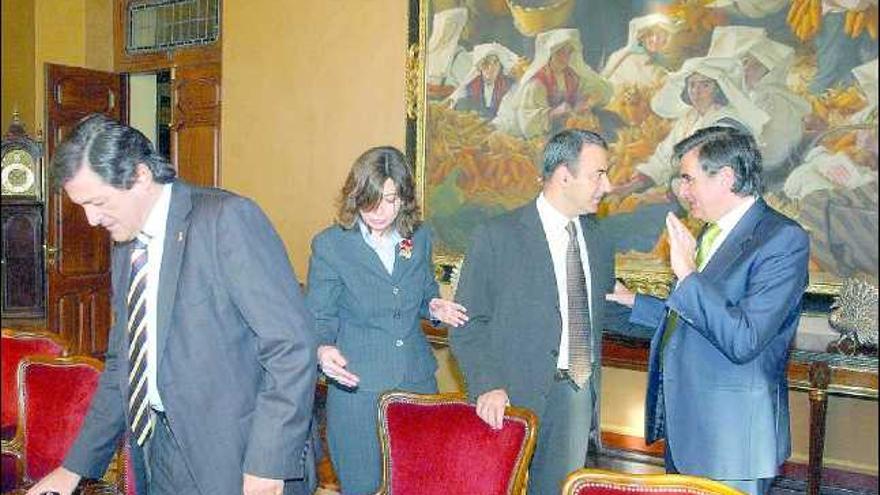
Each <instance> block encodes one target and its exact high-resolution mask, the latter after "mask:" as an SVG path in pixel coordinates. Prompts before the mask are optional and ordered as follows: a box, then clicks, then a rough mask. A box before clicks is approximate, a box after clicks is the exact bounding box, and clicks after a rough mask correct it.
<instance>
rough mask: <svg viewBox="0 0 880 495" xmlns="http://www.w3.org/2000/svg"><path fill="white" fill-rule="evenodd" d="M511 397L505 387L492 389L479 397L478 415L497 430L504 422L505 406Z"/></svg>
mask: <svg viewBox="0 0 880 495" xmlns="http://www.w3.org/2000/svg"><path fill="white" fill-rule="evenodd" d="M508 402H509V399H508V398H507V392H505V391H504V389H503V388H496V389H495V390H490V391H488V392H486V393H484V394H482V395H480V396H479V397H477V416H479V417H480V419H482V420H483V421H485V422H486V424H487V425H489V426H491V427H492V428H493V429H495V430H500V429H501V426H502V425H503V424H504V408H505V407H507V404H508Z"/></svg>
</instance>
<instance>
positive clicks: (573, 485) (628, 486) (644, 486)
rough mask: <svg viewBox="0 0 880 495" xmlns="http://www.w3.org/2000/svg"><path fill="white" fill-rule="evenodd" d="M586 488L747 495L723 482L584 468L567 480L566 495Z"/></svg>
mask: <svg viewBox="0 0 880 495" xmlns="http://www.w3.org/2000/svg"><path fill="white" fill-rule="evenodd" d="M585 485H590V486H598V487H602V488H617V489H622V490H624V491H626V492H629V493H633V494H634V495H635V494H649V493H651V492H663V493H669V492H672V491H674V492H676V493H679V494H681V495H709V494H713V495H743V493H742V492H741V491H739V490H737V489H735V488H731V487H730V486H727V485H725V484H723V483H721V482H719V481H715V480H710V479H708V478H701V477H698V476H688V475H684V474H628V473H617V472H614V471H605V470H602V469H590V468H583V469H578V470H577V471H573V472H572V473H570V474H569V475H568V477H567V478H566V479H565V484H564V485H563V487H562V495H575V494H576V493H578V490H579V489H581V488H583V487H584V486H585Z"/></svg>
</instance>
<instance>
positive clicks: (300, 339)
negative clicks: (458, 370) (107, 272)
mask: <svg viewBox="0 0 880 495" xmlns="http://www.w3.org/2000/svg"><path fill="white" fill-rule="evenodd" d="M130 252H131V243H125V244H117V245H116V246H114V248H113V265H112V273H113V281H112V283H113V301H112V305H113V311H114V316H115V317H114V321H115V323H114V326H113V328H112V329H111V332H110V342H109V348H108V351H107V358H106V363H105V366H106V367H105V371H104V373H103V375H102V376H101V380H100V383H99V385H98V390H97V392H96V395H95V396H94V398H93V400H92V405H91V408H90V411H89V414H88V416H87V417H86V419H85V422H84V424H83V426H82V429H81V430H80V434H79V437H78V439H77V440H76V442H75V443H74V445H73V446H72V447H71V449H70V450H69V452H68V454H67V458H66V459H65V461H64V465H65V467H67V468H68V469H70V470H72V471H74V472H77V473H79V474H82V475H84V476H87V477H96V476H100V475H101V474H103V472H104V469H105V468H106V466H107V464H108V462H109V460H110V458H111V456H112V455H113V452H114V449H115V447H116V445H117V442H118V440H119V438H120V437H121V436H122V435H123V434H124V433H125V432H126V431H127V425H128V421H127V418H126V416H127V407H126V404H127V401H128V382H127V374H128V366H129V363H128V352H127V347H128V338H127V330H126V321H127V319H128V315H127V309H126V305H125V301H124V299H125V294H126V292H127V286H128V278H129V272H130V265H129V256H130ZM157 318H158V320H157V328H158V330H157V334H158V335H157V338H158V352H157V358H158V367H159V369H158V388H159V392H160V394H161V396H162V401H163V403H164V406H165V412H166V415H167V418H168V421H169V422H170V424H171V427H172V430H173V431H174V434H175V436H176V437H177V440H178V442H179V443H180V446H181V450H182V453H183V455H184V457H185V458H186V462H187V464H188V467H189V468H190V470H191V472H192V473H193V475H194V477H195V481H196V483H197V484H198V486H199V489H200V491H201V492H202V493H205V494H208V493H210V494H240V493H241V486H242V474H243V473H249V474H253V475H257V476H262V477H267V478H274V479H291V478H299V477H302V476H303V458H304V452H303V451H304V444H305V442H306V437H307V434H308V432H309V426H310V421H311V417H312V401H313V398H314V385H315V378H316V376H315V375H316V362H315V346H316V338H315V334H314V328H313V322H312V320H311V318H310V315H309V313H308V310H307V309H306V307H305V304H304V300H303V297H302V295H301V293H300V288H299V285H298V283H297V280H296V276H295V275H294V273H293V270H292V268H291V266H290V261H289V260H288V258H287V254H286V251H285V249H284V245H283V244H282V242H281V239H280V238H279V237H278V235H277V234H276V232H275V230H274V229H273V227H272V226H271V224H270V222H269V220H268V218H266V216H265V215H264V213H263V212H262V211H261V210H260V208H259V207H258V206H257V205H256V204H255V203H253V202H252V201H250V200H248V199H245V198H242V197H239V196H236V195H234V194H232V193H229V192H226V191H222V190H219V189H203V188H197V187H193V186H190V185H187V184H186V183H183V182H181V181H177V182H176V183H175V184H174V186H173V189H172V196H171V207H170V211H169V214H168V222H167V226H166V234H165V246H164V254H163V259H162V268H161V273H160V276H159V290H158V315H157ZM132 450H133V455H134V458H135V460H136V461H138V462H136V469H137V474H138V482H139V483H138V484H139V487H143V486H144V485H143V481H144V477H143V475H144V472H143V469H142V467H143V465H142V464H141V462H140V461H142V452H141V449H139V448H137V447H136V446H135V445H133V444H132Z"/></svg>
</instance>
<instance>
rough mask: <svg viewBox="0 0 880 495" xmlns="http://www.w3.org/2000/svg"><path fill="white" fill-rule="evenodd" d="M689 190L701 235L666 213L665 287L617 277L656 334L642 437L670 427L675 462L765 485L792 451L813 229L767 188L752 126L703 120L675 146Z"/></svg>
mask: <svg viewBox="0 0 880 495" xmlns="http://www.w3.org/2000/svg"><path fill="white" fill-rule="evenodd" d="M675 157H676V159H677V160H678V161H680V163H681V172H680V176H681V192H680V194H681V196H682V197H683V198H684V199H685V201H686V202H687V203H688V205H689V206H690V213H691V215H692V216H694V217H696V218H699V219H701V220H705V221H706V222H707V226H706V228H705V230H704V231H703V234H702V235H701V236H700V240H699V242H697V241H696V240H695V239H694V237H693V236H692V235H691V233H690V232H689V231H688V230H687V228H686V227H685V226H684V224H682V223H681V221H679V220H678V218H676V217H675V216H674V215H672V214H670V215H669V216H668V217H667V221H666V227H667V230H668V232H669V240H670V264H671V266H672V270H673V271H674V272H675V276H676V278H677V279H678V283H677V284H676V286H675V288H674V289H673V291H672V293H671V294H670V295H669V297H668V299H666V300H661V299H657V298H654V297H650V296H644V295H635V296H634V295H633V294H632V293H629V292H628V291H626V290H625V289H624V288H623V287H619V288H618V289H619V290H618V291H616V292H615V294H614V295H611V296H609V299H611V300H615V301H618V302H621V303H623V304H627V305H630V306H633V311H632V321H634V322H637V323H640V324H643V325H647V326H652V327H654V328H656V329H657V331H656V332H655V334H654V338H653V339H652V341H651V353H650V357H649V369H648V373H649V374H648V394H647V403H646V406H645V416H646V418H645V419H646V422H645V437H646V440H647V441H648V442H649V443H651V442H653V441H655V440H657V439H658V438H664V437H665V438H666V462H667V464H666V469H667V471H669V472H673V473H674V472H681V473H684V474H691V475H698V476H705V477H708V478H714V479H717V480H721V481H723V482H725V483H727V484H729V485H731V486H733V487H734V488H737V489H739V490H742V491H744V492H747V493H751V494H762V493H766V492H767V490H768V489H769V487H770V482H771V481H772V480H773V477H774V476H775V475H776V474H777V472H778V469H779V466H780V465H781V464H782V462H783V461H785V459H786V458H788V456H789V454H790V453H791V437H790V432H789V415H788V386H787V381H786V367H787V364H788V356H789V348H790V346H791V343H792V340H794V336H795V332H796V331H797V327H798V321H799V320H800V309H801V308H800V306H801V297H802V295H803V292H804V289H805V288H806V285H807V265H808V262H809V239H808V237H807V233H806V232H805V231H804V229H802V228H801V227H800V226H799V225H798V224H797V223H795V222H794V221H792V220H791V219H789V218H787V217H785V216H783V215H781V214H780V213H779V212H777V211H775V210H773V209H771V208H770V207H769V206H767V204H766V203H765V202H764V201H763V200H762V199H761V196H760V194H761V189H762V187H761V186H762V182H761V155H760V153H759V152H758V148H757V145H756V143H755V140H754V138H752V136H751V135H750V134H747V133H745V132H743V131H740V130H736V129H733V128H729V127H709V128H706V129H702V130H700V131H697V132H696V133H694V134H693V135H692V136H690V137H688V138H686V139H684V140H683V141H681V142H680V143H678V144H677V145H676V146H675Z"/></svg>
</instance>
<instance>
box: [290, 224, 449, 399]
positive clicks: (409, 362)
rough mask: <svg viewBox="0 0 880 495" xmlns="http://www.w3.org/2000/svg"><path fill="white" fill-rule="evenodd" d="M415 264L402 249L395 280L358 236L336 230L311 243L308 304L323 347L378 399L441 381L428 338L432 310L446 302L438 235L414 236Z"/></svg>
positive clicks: (354, 231)
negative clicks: (437, 268)
mask: <svg viewBox="0 0 880 495" xmlns="http://www.w3.org/2000/svg"><path fill="white" fill-rule="evenodd" d="M411 239H412V250H411V251H410V255H409V257H406V256H405V255H402V254H401V253H400V245H399V244H398V246H397V247H396V248H395V258H394V268H393V270H392V272H391V273H390V274H389V273H388V271H387V270H386V269H385V266H384V265H383V264H382V261H381V260H380V259H379V255H378V254H376V252H375V251H374V250H373V248H371V247H370V246H369V245H368V244H367V242H366V241H365V240H364V237H363V235H362V234H361V231H360V229H359V228H353V229H348V230H346V229H343V228H341V227H340V226H338V225H336V226H333V227H330V228H328V229H326V230H324V231H323V232H321V233H319V234H318V235H317V236H315V238H314V239H313V240H312V256H311V260H310V261H309V283H308V292H307V296H306V299H307V301H308V306H309V309H310V310H311V311H312V313H313V314H314V316H315V321H316V322H317V327H318V333H319V337H320V344H322V345H335V346H336V347H337V348H338V349H339V351H340V352H341V353H342V355H343V356H345V358H346V359H347V360H348V365H347V366H346V369H348V370H349V371H351V372H352V373H354V374H356V375H358V376H359V377H360V382H359V383H358V389H359V390H363V391H368V392H379V391H384V390H388V389H391V388H394V387H396V386H397V385H399V384H401V383H403V382H419V381H423V380H427V379H431V378H433V377H434V372H435V371H436V370H437V361H436V359H435V358H434V353H433V352H432V351H431V346H430V344H428V340H427V339H426V338H425V334H424V332H423V331H422V326H421V321H422V318H429V317H430V314H429V310H428V303H430V301H431V299H433V298H435V297H439V289H438V287H437V281H436V280H435V278H434V270H433V265H432V261H431V232H430V229H429V228H428V227H427V226H425V225H422V226H421V227H419V228H418V229H417V230H416V231H415V232H414V233H413V235H412V237H411Z"/></svg>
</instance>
